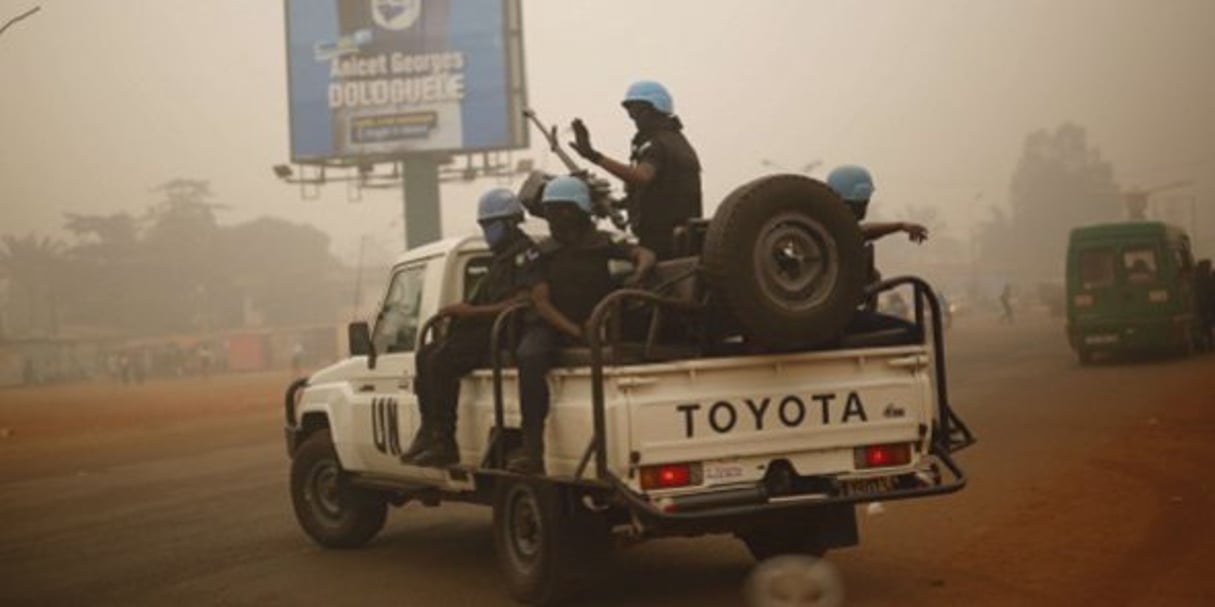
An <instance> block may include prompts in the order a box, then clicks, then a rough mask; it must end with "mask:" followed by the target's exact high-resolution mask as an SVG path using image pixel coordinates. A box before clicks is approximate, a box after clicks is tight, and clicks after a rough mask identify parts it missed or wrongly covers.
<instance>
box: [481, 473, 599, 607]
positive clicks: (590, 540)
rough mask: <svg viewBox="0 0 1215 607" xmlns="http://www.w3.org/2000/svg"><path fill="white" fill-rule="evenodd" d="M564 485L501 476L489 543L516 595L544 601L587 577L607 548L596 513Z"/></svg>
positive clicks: (558, 598)
mask: <svg viewBox="0 0 1215 607" xmlns="http://www.w3.org/2000/svg"><path fill="white" fill-rule="evenodd" d="M572 497H573V495H572V494H571V493H570V492H569V491H567V490H565V489H564V488H562V487H560V486H557V485H554V484H552V483H549V482H545V481H541V480H518V481H504V482H503V483H502V484H500V485H499V486H498V489H497V495H496V496H495V499H494V548H495V549H496V551H497V554H498V564H499V566H500V567H501V569H502V572H503V574H504V575H505V577H506V583H507V588H508V589H509V590H510V593H511V596H513V597H514V598H515V599H516V600H518V601H521V602H524V603H528V604H532V605H549V604H552V603H556V602H559V601H561V600H563V599H566V598H568V597H569V596H570V595H571V594H573V593H574V591H575V590H576V589H577V588H578V586H579V583H580V582H583V581H585V580H587V579H588V578H590V577H592V575H593V573H594V572H595V570H596V569H597V567H596V565H598V564H599V562H600V560H601V559H602V558H603V557H604V556H606V554H607V552H608V549H609V547H610V539H611V538H610V532H609V529H608V527H607V524H606V521H605V520H604V519H603V517H602V516H600V515H598V514H596V513H593V512H590V511H588V510H586V509H584V508H582V506H581V504H579V503H577V501H575V500H573V499H571V498H572Z"/></svg>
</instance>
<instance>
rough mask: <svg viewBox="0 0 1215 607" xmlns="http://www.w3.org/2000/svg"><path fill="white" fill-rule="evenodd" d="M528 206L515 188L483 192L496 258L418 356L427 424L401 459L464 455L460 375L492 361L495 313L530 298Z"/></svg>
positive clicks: (433, 460)
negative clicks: (459, 436)
mask: <svg viewBox="0 0 1215 607" xmlns="http://www.w3.org/2000/svg"><path fill="white" fill-rule="evenodd" d="M522 221H523V207H522V206H521V205H520V203H519V200H518V198H516V197H515V194H514V193H513V192H511V191H510V190H507V189H505V188H498V189H495V190H490V191H489V192H486V193H485V194H484V195H482V196H481V200H480V202H479V204H478V206H477V223H478V224H480V226H481V232H482V233H483V234H484V236H485V241H486V242H487V243H488V244H489V248H490V251H491V252H492V253H493V257H492V259H491V260H490V264H489V270H488V272H486V274H485V276H484V277H482V278H481V280H480V282H478V283H477V286H476V287H474V289H473V292H472V293H471V294H469V295H468V300H467V301H464V302H460V303H456V304H452V305H449V306H446V307H444V308H443V309H442V310H440V311H439V314H440V315H445V316H450V317H452V318H453V320H452V322H451V326H450V328H449V330H448V331H447V334H446V336H445V337H444V338H443V339H440V340H437V341H435V342H432V343H429V344H426V345H425V346H423V347H422V349H421V350H420V351H419V352H418V355H417V357H416V359H415V360H416V361H417V362H416V364H417V373H416V375H415V377H416V380H415V384H414V386H415V387H414V390H415V391H416V392H417V395H418V408H419V409H420V411H421V413H422V424H421V427H420V428H419V429H418V434H417V437H416V438H414V441H413V444H411V445H410V447H409V449H408V450H406V451H405V453H402V454H401V461H402V462H404V463H407V464H412V465H415V466H436V467H437V466H448V465H451V464H455V463H457V462H459V460H460V452H459V449H458V448H457V446H456V439H455V432H456V405H457V403H458V402H459V398H460V378H461V377H463V376H464V375H465V374H467V373H468V372H470V371H472V370H473V369H476V368H478V367H483V366H486V365H487V364H488V352H489V341H490V332H491V331H492V329H493V323H494V319H495V317H496V316H497V315H498V314H499V313H500V312H502V311H503V310H505V309H506V308H507V307H508V306H510V305H511V304H513V303H515V302H518V301H526V300H527V297H528V292H529V290H530V289H531V287H532V285H533V284H534V283H535V282H537V281H538V280H539V275H537V274H533V273H530V272H533V271H534V270H535V269H536V266H535V261H536V260H537V259H538V258H539V250H538V249H537V248H536V245H535V243H533V242H532V239H531V238H530V237H528V236H527V235H526V234H524V233H523V231H522V230H520V229H519V224H520V223H521V222H522Z"/></svg>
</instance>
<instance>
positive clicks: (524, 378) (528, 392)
mask: <svg viewBox="0 0 1215 607" xmlns="http://www.w3.org/2000/svg"><path fill="white" fill-rule="evenodd" d="M542 204H543V206H544V216H545V220H546V221H548V225H549V232H550V234H552V239H551V240H547V241H544V242H542V243H540V245H539V248H540V259H539V272H540V274H541V276H542V278H541V279H540V280H539V281H538V282H537V283H536V284H535V286H534V287H532V290H531V297H532V305H533V306H534V307H535V311H536V314H537V316H538V317H539V318H538V319H533V321H532V322H530V323H529V324H528V325H527V327H526V328H525V329H524V331H523V337H522V338H521V339H520V342H519V347H518V350H517V352H516V354H517V357H518V361H519V405H520V409H521V411H522V417H523V420H522V426H523V427H522V430H523V447H522V449H519V450H518V451H516V452H514V453H512V454H511V456H510V457H509V458H508V461H507V467H508V469H510V470H511V471H513V472H518V473H522V474H544V422H545V418H546V417H547V416H548V408H549V391H548V371H549V369H550V368H551V367H552V365H553V359H554V356H555V354H556V351H557V349H558V348H561V347H563V346H566V345H569V344H580V343H582V342H583V341H585V338H586V329H585V328H584V326H583V325H584V324H585V323H586V321H587V320H588V319H589V318H590V316H591V312H592V311H593V310H594V309H595V305H596V304H598V303H599V301H600V300H602V299H603V298H604V297H606V296H607V295H608V294H609V293H611V292H612V290H614V289H615V288H616V284H615V283H614V281H613V279H612V275H611V273H610V271H609V268H608V262H609V261H610V260H612V259H621V260H628V261H631V262H632V263H633V266H634V269H633V273H632V275H630V276H629V278H628V279H627V280H626V282H625V285H626V286H632V285H636V284H640V282H641V280H642V279H643V278H645V276H646V274H648V273H649V271H650V268H652V267H653V265H654V254H653V253H652V252H651V251H649V250H648V249H645V248H643V247H640V246H637V245H633V244H628V243H622V242H615V241H613V240H612V237H611V235H610V234H607V233H605V232H600V231H598V230H596V229H595V224H594V220H593V219H592V215H591V195H590V191H589V189H588V188H587V186H586V184H585V183H584V182H583V181H582V180H581V179H578V178H576V177H557V178H555V179H553V180H552V181H551V182H549V183H548V185H546V186H545V188H544V195H543V198H542Z"/></svg>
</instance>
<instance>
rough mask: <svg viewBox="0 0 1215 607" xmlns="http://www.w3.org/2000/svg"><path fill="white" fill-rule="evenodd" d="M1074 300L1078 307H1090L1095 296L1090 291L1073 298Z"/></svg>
mask: <svg viewBox="0 0 1215 607" xmlns="http://www.w3.org/2000/svg"><path fill="white" fill-rule="evenodd" d="M1072 302H1073V303H1075V304H1076V307H1077V308H1088V307H1091V306H1092V305H1093V296H1092V295H1091V294H1089V293H1082V294H1080V295H1077V296H1075V297H1073V298H1072Z"/></svg>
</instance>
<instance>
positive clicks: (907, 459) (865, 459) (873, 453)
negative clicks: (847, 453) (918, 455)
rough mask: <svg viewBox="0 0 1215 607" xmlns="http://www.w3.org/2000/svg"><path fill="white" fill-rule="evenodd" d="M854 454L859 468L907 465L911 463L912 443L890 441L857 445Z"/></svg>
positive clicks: (854, 459)
mask: <svg viewBox="0 0 1215 607" xmlns="http://www.w3.org/2000/svg"><path fill="white" fill-rule="evenodd" d="M852 454H853V455H852V458H853V463H854V464H855V465H856V469H857V470H864V469H867V468H889V467H892V466H905V465H907V464H909V463H911V444H910V443H890V444H885V445H869V446H866V447H857V448H856V449H855V450H853V452H852Z"/></svg>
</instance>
